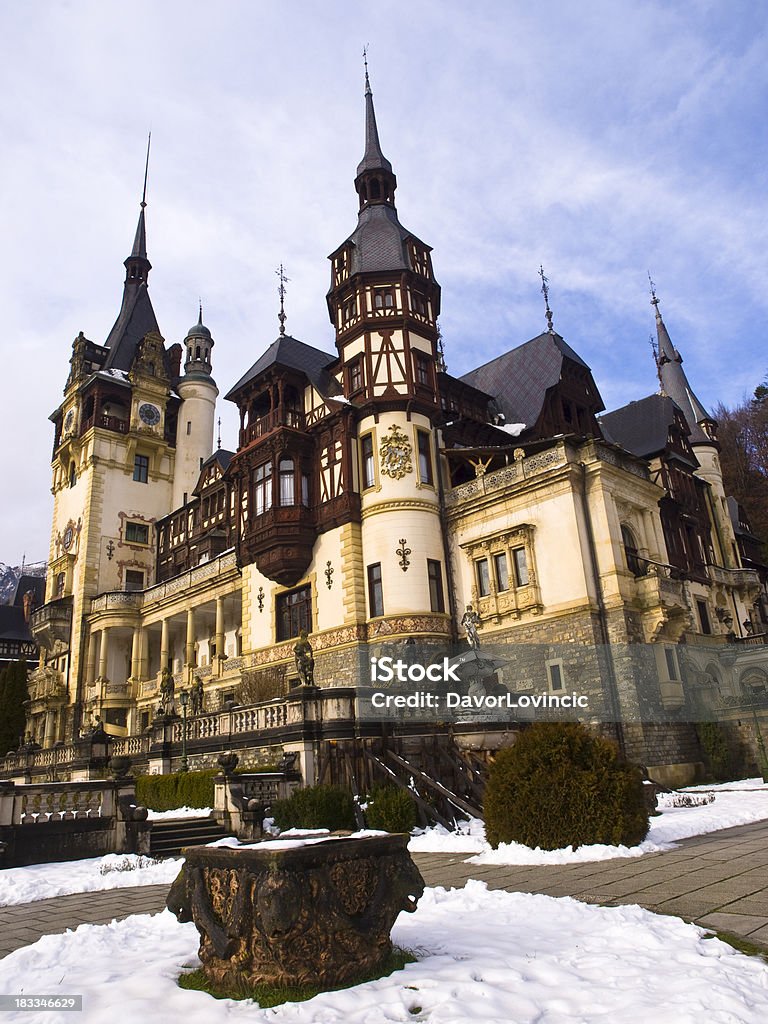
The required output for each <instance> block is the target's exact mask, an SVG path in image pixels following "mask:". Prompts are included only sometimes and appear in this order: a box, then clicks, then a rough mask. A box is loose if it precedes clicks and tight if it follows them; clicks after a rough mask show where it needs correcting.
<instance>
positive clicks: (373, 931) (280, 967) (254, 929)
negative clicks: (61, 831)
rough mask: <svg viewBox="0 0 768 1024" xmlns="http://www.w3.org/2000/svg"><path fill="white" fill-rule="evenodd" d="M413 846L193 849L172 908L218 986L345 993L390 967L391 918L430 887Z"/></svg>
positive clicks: (339, 841)
mask: <svg viewBox="0 0 768 1024" xmlns="http://www.w3.org/2000/svg"><path fill="white" fill-rule="evenodd" d="M407 843H408V836H407V835H387V836H370V837H366V838H363V839H344V838H330V839H328V840H324V841H322V842H318V843H314V844H311V845H309V844H308V845H303V846H293V847H291V846H290V845H289V843H288V842H286V843H285V845H283V844H280V845H279V846H278V845H277V843H271V842H270V843H265V844H260V845H261V847H262V848H260V846H259V845H257V846H254V847H250V848H245V849H244V848H235V849H233V848H231V847H206V846H202V847H191V848H189V849H186V850H184V856H185V857H186V862H185V865H184V867H183V868H182V870H181V873H180V874H179V876H178V878H177V879H176V881H175V882H174V883H173V886H172V888H171V891H170V893H169V894H168V900H167V905H168V908H169V909H170V910H171V911H172V912H173V913H174V914H175V915H176V917H177V918H178V919H179V921H194V922H195V925H196V926H197V929H198V931H199V932H200V950H199V955H200V960H201V961H202V964H203V970H204V972H205V974H206V975H207V977H208V978H209V979H210V980H211V981H213V982H216V983H219V984H221V983H223V982H227V983H231V982H237V981H240V982H242V981H245V982H247V983H248V984H251V985H258V984H271V985H319V986H321V987H329V988H330V987H333V986H336V985H343V984H345V983H347V982H352V981H355V980H357V978H359V977H360V976H361V975H362V974H363V973H366V972H368V971H375V970H376V969H377V968H378V967H380V966H381V965H382V964H383V963H384V962H385V961H386V959H387V957H388V955H389V953H390V952H391V949H392V943H391V941H390V937H389V933H390V930H391V928H392V925H393V924H394V922H395V918H396V917H397V915H398V914H399V913H400V911H401V910H406V911H413V910H415V909H416V902H417V900H418V898H419V897H420V896H421V894H422V893H423V891H424V881H423V879H422V877H421V875H420V874H419V871H418V869H417V867H416V865H415V864H414V863H413V861H412V860H411V857H410V854H409V853H408V849H407Z"/></svg>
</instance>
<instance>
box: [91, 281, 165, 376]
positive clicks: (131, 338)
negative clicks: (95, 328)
mask: <svg viewBox="0 0 768 1024" xmlns="http://www.w3.org/2000/svg"><path fill="white" fill-rule="evenodd" d="M150 331H158V332H159V331H160V328H159V327H158V325H157V317H156V316H155V311H154V309H153V308H152V301H151V300H150V298H149V291H148V289H147V283H146V281H141V282H138V283H136V282H133V281H126V283H125V290H124V292H123V304H122V306H121V307H120V312H119V313H118V316H117V320H115V323H114V326H113V328H112V330H111V331H110V332H109V336H108V338H107V340H106V342H105V345H106V348H107V349H108V353H107V358H106V360H105V361H104V367H103V369H105V370H112V369H114V370H130V368H131V364H132V363H133V359H134V356H135V355H136V347H137V345H138V344H139V342H140V341H141V339H142V338H143V337H144V335H145V334H148V333H149V332H150Z"/></svg>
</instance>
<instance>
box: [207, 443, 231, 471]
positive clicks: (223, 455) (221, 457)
mask: <svg viewBox="0 0 768 1024" xmlns="http://www.w3.org/2000/svg"><path fill="white" fill-rule="evenodd" d="M234 454H235V453H234V452H230V451H227V449H226V448H217V449H216V451H215V452H214V453H213V455H209V456H208V458H207V459H206V460H205V462H204V463H203V469H205V467H206V466H210V465H211V463H212V462H218V464H219V465H220V466H221V468H222V470H226V469H227V467H228V466H229V464H230V462H231V461H232V456H233V455H234Z"/></svg>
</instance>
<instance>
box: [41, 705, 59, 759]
mask: <svg viewBox="0 0 768 1024" xmlns="http://www.w3.org/2000/svg"><path fill="white" fill-rule="evenodd" d="M55 737H56V713H55V712H54V711H50V710H48V711H46V712H45V734H44V738H43V746H44V747H45V748H46V750H47V749H48V748H49V747H52V746H53V744H54V743H55V741H56V740H55Z"/></svg>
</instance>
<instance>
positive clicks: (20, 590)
mask: <svg viewBox="0 0 768 1024" xmlns="http://www.w3.org/2000/svg"><path fill="white" fill-rule="evenodd" d="M28 590H31V591H32V593H33V594H34V595H35V608H39V607H40V605H41V604H45V576H28V575H27V574H26V573H24V575H23V576H19V582H18V583H17V584H16V592H15V594H14V595H13V601H12V602H11V604H13V605H14V606H15V607H16V608H23V607H24V595H25V594H26V593H27V591H28Z"/></svg>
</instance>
